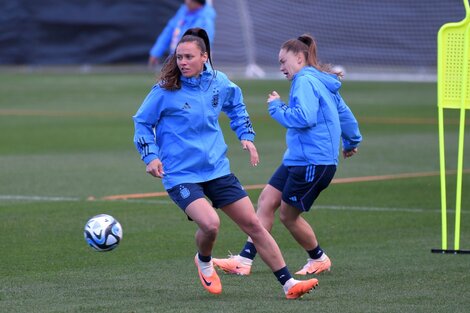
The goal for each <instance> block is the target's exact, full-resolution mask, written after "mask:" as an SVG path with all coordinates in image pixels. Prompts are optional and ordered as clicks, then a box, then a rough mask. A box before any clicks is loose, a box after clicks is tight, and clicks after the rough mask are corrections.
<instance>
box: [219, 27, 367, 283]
mask: <svg viewBox="0 0 470 313" xmlns="http://www.w3.org/2000/svg"><path fill="white" fill-rule="evenodd" d="M279 62H280V70H281V72H282V73H283V74H284V75H285V77H286V78H287V79H288V80H290V81H292V84H291V89H290V94H289V104H288V105H287V104H285V103H284V102H282V101H281V99H280V96H279V94H278V93H277V92H276V91H272V92H271V93H270V94H269V95H268V111H269V114H270V115H271V117H272V118H273V119H274V120H276V121H277V122H278V123H279V124H281V125H282V126H283V127H285V128H286V129H287V132H286V142H287V150H286V151H285V153H284V158H283V161H282V164H281V165H280V166H279V167H278V169H277V170H276V171H275V172H274V174H273V175H272V177H271V179H270V181H269V183H268V184H267V185H266V186H265V188H264V189H263V191H262V192H261V194H260V196H259V199H258V208H257V215H258V218H259V219H260V221H261V223H262V224H263V225H264V227H265V228H266V229H267V230H268V231H271V229H272V226H273V223H274V217H275V214H274V213H275V212H276V211H277V210H278V209H279V211H280V212H279V218H280V220H281V222H282V224H284V226H285V227H286V228H287V229H288V230H289V232H290V233H291V234H292V236H293V237H294V239H295V240H296V241H297V242H298V243H299V245H300V246H301V247H302V248H303V249H305V251H306V252H307V255H308V259H307V264H305V266H304V267H303V268H302V269H300V270H299V271H298V272H296V273H295V274H298V275H308V274H319V273H321V272H323V271H329V270H330V267H331V260H330V258H329V257H328V256H327V255H326V253H325V252H324V251H323V249H322V248H321V247H320V245H319V243H318V240H317V237H316V235H315V233H314V231H313V228H312V227H311V226H310V224H309V223H308V222H307V221H306V220H305V219H304V218H303V217H302V213H304V212H308V211H309V210H310V208H311V206H312V205H313V203H314V201H315V199H316V198H317V197H318V195H319V194H320V193H321V191H322V190H324V189H325V188H327V187H328V185H329V184H330V182H331V180H332V179H333V176H334V174H335V172H336V166H337V164H338V155H339V150H340V141H341V139H342V143H343V147H342V150H343V151H342V154H343V157H344V158H349V157H351V156H353V155H354V154H355V153H356V152H357V147H358V145H359V143H360V142H361V141H362V136H361V133H360V132H359V127H358V123H357V121H356V119H355V117H354V115H353V113H352V112H351V110H350V109H349V107H348V106H347V105H346V103H345V102H344V101H343V98H342V97H341V95H340V94H339V89H340V87H341V82H340V80H339V79H340V78H341V77H342V73H341V72H339V71H334V70H333V69H332V67H331V66H329V65H326V64H321V63H319V61H318V60H317V45H316V42H315V40H314V38H313V37H312V36H310V35H308V34H304V35H302V36H300V37H298V38H293V39H290V40H288V41H286V42H285V43H284V44H283V45H282V46H281V49H280V52H279ZM256 254H257V249H256V247H255V245H253V241H252V240H251V238H248V240H247V242H246V243H245V246H244V247H243V249H241V252H240V254H239V255H231V256H229V258H227V259H216V258H214V259H213V262H214V264H215V265H216V266H218V267H220V268H221V269H223V270H224V271H225V272H228V273H232V274H239V275H249V274H250V271H251V266H252V262H253V259H254V258H255V256H256Z"/></svg>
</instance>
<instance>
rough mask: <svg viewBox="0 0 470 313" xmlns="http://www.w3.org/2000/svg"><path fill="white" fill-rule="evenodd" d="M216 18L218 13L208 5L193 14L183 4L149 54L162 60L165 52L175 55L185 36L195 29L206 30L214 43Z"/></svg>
mask: <svg viewBox="0 0 470 313" xmlns="http://www.w3.org/2000/svg"><path fill="white" fill-rule="evenodd" d="M215 17H216V13H215V10H214V8H213V7H212V6H211V5H208V4H206V5H205V6H203V7H202V8H200V9H199V10H197V11H194V12H191V11H189V10H188V7H187V6H186V5H184V4H183V5H182V6H181V7H180V8H179V9H178V11H177V12H176V14H175V15H174V16H173V17H172V18H171V19H170V20H169V21H168V23H167V24H166V26H165V28H164V29H163V31H162V32H161V33H160V35H159V36H158V37H157V39H156V40H155V43H154V45H153V47H152V48H151V49H150V53H149V54H150V55H151V56H153V57H157V58H161V57H162V56H163V55H164V54H165V52H168V53H170V54H171V53H173V51H174V50H175V49H176V45H177V43H178V42H179V40H180V39H181V37H182V36H183V34H184V33H185V32H186V31H187V30H188V29H190V28H193V27H200V28H204V29H205V30H206V32H207V35H208V36H209V40H210V41H209V42H214V33H215V26H214V21H215Z"/></svg>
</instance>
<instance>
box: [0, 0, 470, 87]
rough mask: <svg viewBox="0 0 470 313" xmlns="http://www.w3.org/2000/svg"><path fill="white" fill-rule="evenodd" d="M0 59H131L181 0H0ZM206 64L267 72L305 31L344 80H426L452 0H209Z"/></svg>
mask: <svg viewBox="0 0 470 313" xmlns="http://www.w3.org/2000/svg"><path fill="white" fill-rule="evenodd" d="M0 3H1V6H0V7H1V8H2V9H1V10H0V64H1V65H26V66H32V67H35V66H36V67H37V66H49V65H89V66H96V65H136V66H144V65H145V64H146V62H147V58H148V51H149V49H150V47H151V46H152V44H153V42H154V40H155V38H156V36H157V35H158V34H159V33H160V31H161V30H162V29H163V28H164V26H165V24H166V22H167V21H168V20H169V19H170V18H171V17H172V15H173V14H174V13H175V12H176V10H177V9H178V7H179V6H180V5H181V4H182V1H176V0H119V1H118V0H67V1H58V0H40V1H38V0H0ZM212 3H213V6H214V8H215V10H216V12H217V19H216V34H215V40H214V43H213V50H214V61H215V65H216V67H219V68H222V69H224V70H225V71H228V72H230V73H233V74H240V75H242V76H248V77H277V76H279V75H278V71H277V67H278V60H277V55H278V51H279V46H280V45H281V44H282V42H284V41H285V40H287V39H289V38H292V37H297V36H299V35H300V34H302V33H310V34H312V35H314V37H315V38H316V40H317V42H318V49H319V58H320V60H321V61H322V62H326V63H332V64H336V65H340V66H342V67H343V68H344V69H345V71H346V73H347V78H350V79H373V80H377V79H391V80H401V79H407V80H408V79H411V80H434V79H435V72H436V38H437V31H438V30H439V28H440V27H441V26H442V25H443V24H444V23H446V22H449V21H459V20H461V19H462V18H463V17H464V15H465V10H464V7H463V3H462V1H461V0H429V1H424V0H415V1H409V0H381V1H376V0H355V1H350V0H298V1H294V0H292V1H289V0H283V1H281V0H271V1H254V0H252V1H249V0H214V1H212Z"/></svg>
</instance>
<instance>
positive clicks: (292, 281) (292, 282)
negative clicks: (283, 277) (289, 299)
mask: <svg viewBox="0 0 470 313" xmlns="http://www.w3.org/2000/svg"><path fill="white" fill-rule="evenodd" d="M298 282H299V281H298V280H297V279H293V278H291V279H289V280H288V281H286V283H285V284H284V286H282V288H283V289H284V293H285V294H287V292H288V291H289V289H291V288H292V286H294V285H295V284H297V283H298Z"/></svg>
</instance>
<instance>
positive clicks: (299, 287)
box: [286, 278, 318, 300]
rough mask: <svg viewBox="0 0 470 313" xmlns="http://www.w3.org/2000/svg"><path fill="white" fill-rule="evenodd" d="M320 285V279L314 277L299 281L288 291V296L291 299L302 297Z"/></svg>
mask: <svg viewBox="0 0 470 313" xmlns="http://www.w3.org/2000/svg"><path fill="white" fill-rule="evenodd" d="M316 286H318V279H316V278H312V279H309V280H300V281H297V282H296V283H295V284H294V285H293V286H292V287H290V288H289V289H288V290H287V292H286V298H287V299H289V300H294V299H300V298H302V297H303V295H304V294H306V293H309V292H310V291H312V289H315V287H316Z"/></svg>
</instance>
